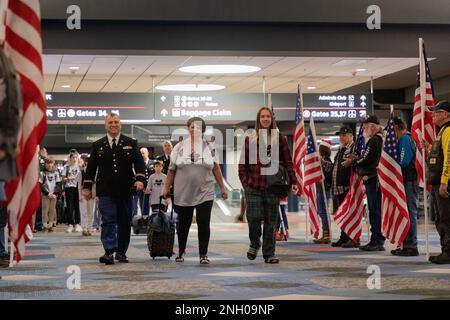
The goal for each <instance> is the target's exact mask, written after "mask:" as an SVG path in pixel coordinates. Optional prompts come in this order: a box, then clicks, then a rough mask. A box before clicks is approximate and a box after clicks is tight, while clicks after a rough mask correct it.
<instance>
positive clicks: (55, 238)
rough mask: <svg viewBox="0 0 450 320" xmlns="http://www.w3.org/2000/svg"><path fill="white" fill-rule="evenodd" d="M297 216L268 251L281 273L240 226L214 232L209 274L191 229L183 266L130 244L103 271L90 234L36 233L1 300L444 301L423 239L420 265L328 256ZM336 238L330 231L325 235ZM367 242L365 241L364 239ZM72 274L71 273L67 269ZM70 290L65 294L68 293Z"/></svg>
mask: <svg viewBox="0 0 450 320" xmlns="http://www.w3.org/2000/svg"><path fill="white" fill-rule="evenodd" d="M302 218H303V217H302V216H298V215H296V214H291V215H290V220H291V229H290V233H291V238H290V239H289V240H288V241H287V242H278V243H277V256H278V257H279V258H280V264H278V265H268V264H265V263H264V261H263V259H262V257H258V258H257V259H256V260H254V261H249V260H247V258H246V255H245V253H246V251H247V248H248V236H247V226H246V224H242V223H240V224H237V223H214V224H213V225H212V232H211V242H210V247H209V257H210V259H211V264H210V265H206V266H205V265H200V264H199V259H198V249H197V232H196V225H193V226H192V229H191V233H190V238H189V239H188V245H189V248H188V250H187V257H186V259H185V262H183V263H176V262H175V261H174V257H173V258H172V259H170V260H169V259H167V258H157V259H155V260H151V258H150V257H149V254H148V251H147V244H146V239H145V237H144V236H142V235H132V240H131V245H130V249H129V251H128V253H127V254H128V256H129V258H130V263H128V264H122V263H116V264H115V265H111V266H105V265H103V264H100V263H99V262H98V257H99V256H100V255H102V254H103V250H102V247H101V243H100V239H99V234H98V233H96V234H95V235H94V236H92V237H82V236H81V234H79V233H71V234H67V233H65V232H64V229H63V226H61V227H59V228H58V232H54V233H50V234H48V233H37V234H36V237H35V238H34V239H33V240H32V242H31V243H30V244H29V245H28V246H27V255H26V257H25V259H24V260H23V261H22V262H21V263H20V264H18V265H15V266H14V267H12V268H9V267H7V266H4V263H3V267H1V268H0V275H1V277H2V280H0V299H2V300H3V299H70V300H74V299H75V300H76V299H137V300H140V299H150V300H182V299H193V300H202V299H212V300H229V299H243V300H247V299H258V300H260V299H271V300H278V299H282V300H291V299H311V300H316V299H330V300H348V299H350V300H351V299H387V300H396V299H414V300H415V299H450V265H447V266H437V265H432V264H430V263H428V262H427V261H426V256H425V247H424V245H425V242H424V239H425V235H424V234H422V233H423V231H424V230H423V229H424V228H423V227H422V226H421V227H420V230H421V233H420V237H419V238H420V248H419V249H420V251H421V255H420V256H419V257H394V256H391V255H390V254H389V249H390V248H389V246H387V249H388V250H387V251H386V252H377V253H367V252H362V251H359V250H357V249H342V248H338V249H335V248H331V247H330V246H328V245H315V244H312V243H311V242H312V241H311V239H308V241H306V240H305V226H304V224H303V221H302ZM429 230H430V233H429V238H430V251H431V252H432V253H437V252H438V251H439V246H438V238H437V234H436V232H435V230H434V228H433V227H431V226H430V228H429ZM333 231H334V232H333V234H335V235H337V234H338V230H333ZM366 239H367V235H364V237H363V240H366ZM69 266H77V267H79V268H80V269H79V270H80V271H81V278H80V284H81V287H80V289H74V290H70V289H68V285H67V283H68V282H69V284H70V283H73V282H71V280H72V278H71V275H72V273H71V272H70V270H69V272H67V271H68V267H69ZM369 266H372V267H373V266H375V268H379V270H380V273H381V278H380V288H374V289H372V290H371V289H368V282H370V283H374V282H373V281H370V279H369V281H368V278H369V277H370V276H371V275H372V273H370V274H369V273H368V272H367V270H368V268H369ZM75 268H76V267H75ZM69 287H70V286H69Z"/></svg>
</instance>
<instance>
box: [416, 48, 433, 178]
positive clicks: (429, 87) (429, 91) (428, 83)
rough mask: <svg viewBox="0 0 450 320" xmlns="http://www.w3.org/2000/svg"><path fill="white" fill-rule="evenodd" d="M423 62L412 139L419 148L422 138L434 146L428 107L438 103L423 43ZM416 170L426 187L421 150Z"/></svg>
mask: <svg viewBox="0 0 450 320" xmlns="http://www.w3.org/2000/svg"><path fill="white" fill-rule="evenodd" d="M422 57H423V58H422V61H421V63H420V64H419V70H418V72H417V86H416V91H415V97H414V111H413V120H412V127H411V137H412V138H413V139H414V141H415V142H416V145H417V146H420V145H421V144H422V142H421V140H422V137H423V138H424V139H425V141H426V142H427V143H428V144H432V143H433V141H434V137H435V127H434V125H433V122H432V119H431V114H432V112H430V111H429V110H428V107H433V106H434V105H435V103H436V100H435V98H434V97H435V95H434V88H433V81H432V79H431V73H430V67H429V66H428V61H427V55H426V53H425V44H423V43H422ZM421 72H425V83H421V79H420V74H421ZM422 86H425V92H426V102H425V106H424V108H423V110H424V127H425V134H423V133H422V101H421V95H420V89H421V87H422ZM416 169H417V175H418V181H419V185H420V186H421V187H423V186H424V183H423V166H422V152H421V151H420V149H418V151H417V152H416Z"/></svg>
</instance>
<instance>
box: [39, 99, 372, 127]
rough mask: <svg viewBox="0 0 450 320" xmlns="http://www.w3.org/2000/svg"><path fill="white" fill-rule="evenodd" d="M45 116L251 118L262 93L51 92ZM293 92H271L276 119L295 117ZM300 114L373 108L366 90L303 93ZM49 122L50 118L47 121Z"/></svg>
mask: <svg viewBox="0 0 450 320" xmlns="http://www.w3.org/2000/svg"><path fill="white" fill-rule="evenodd" d="M46 99H47V105H48V107H47V119H48V120H49V121H52V120H102V119H103V118H104V117H105V116H106V115H107V114H108V113H116V114H119V115H120V117H121V119H122V120H143V121H145V120H150V119H158V120H162V121H164V120H170V121H171V122H174V121H177V120H179V121H180V123H184V122H185V121H186V120H187V119H189V118H191V117H202V118H204V119H205V120H206V121H220V120H228V121H230V120H231V121H254V120H255V119H254V118H255V115H256V113H257V111H258V109H259V108H260V107H262V106H263V105H264V96H263V94H258V93H249V94H209V93H197V92H196V93H185V92H183V93H167V94H166V93H156V94H155V96H153V94H152V93H75V94H72V93H52V94H47V95H46ZM296 99H297V95H296V94H272V104H273V109H274V111H275V114H276V118H277V120H278V121H291V120H292V121H293V120H294V119H295V104H296ZM303 99H304V100H303V103H304V110H303V115H304V117H305V119H309V118H310V117H311V116H313V117H314V119H315V120H316V121H338V122H344V121H345V122H353V121H354V122H357V121H359V120H361V119H362V118H364V117H365V115H366V113H371V112H372V110H373V109H372V96H371V95H370V94H304V95H303ZM50 123H51V122H50Z"/></svg>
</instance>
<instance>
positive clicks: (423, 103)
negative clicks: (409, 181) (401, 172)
mask: <svg viewBox="0 0 450 320" xmlns="http://www.w3.org/2000/svg"><path fill="white" fill-rule="evenodd" d="M419 70H420V122H421V132H422V137H421V138H422V140H423V139H424V138H425V107H426V100H427V96H426V94H427V92H426V87H425V85H426V70H425V57H424V55H423V39H422V38H419ZM421 144H422V168H423V170H422V171H423V177H422V178H423V209H424V215H425V226H424V227H425V246H426V253H427V255H426V258H427V260H428V259H429V258H430V248H429V242H428V189H427V183H426V181H427V180H426V172H425V169H426V163H425V159H426V158H425V148H426V146H425V145H424V144H423V143H421Z"/></svg>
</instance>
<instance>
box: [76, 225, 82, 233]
mask: <svg viewBox="0 0 450 320" xmlns="http://www.w3.org/2000/svg"><path fill="white" fill-rule="evenodd" d="M75 232H83V228H82V227H81V226H80V225H79V224H77V225H76V226H75Z"/></svg>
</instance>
